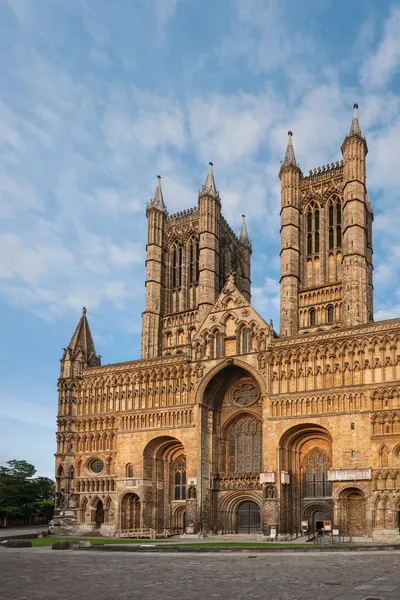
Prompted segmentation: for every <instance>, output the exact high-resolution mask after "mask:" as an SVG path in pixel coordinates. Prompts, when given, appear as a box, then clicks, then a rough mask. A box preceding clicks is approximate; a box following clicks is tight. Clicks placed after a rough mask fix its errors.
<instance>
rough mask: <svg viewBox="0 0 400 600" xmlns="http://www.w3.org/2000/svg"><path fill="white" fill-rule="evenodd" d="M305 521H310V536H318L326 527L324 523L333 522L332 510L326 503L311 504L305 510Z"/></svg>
mask: <svg viewBox="0 0 400 600" xmlns="http://www.w3.org/2000/svg"><path fill="white" fill-rule="evenodd" d="M303 520H306V521H308V532H309V534H312V535H316V534H317V533H318V532H319V531H321V529H322V528H323V527H324V521H331V522H332V520H333V513H332V508H331V506H329V505H327V504H326V503H324V504H309V505H308V506H305V507H304V509H303Z"/></svg>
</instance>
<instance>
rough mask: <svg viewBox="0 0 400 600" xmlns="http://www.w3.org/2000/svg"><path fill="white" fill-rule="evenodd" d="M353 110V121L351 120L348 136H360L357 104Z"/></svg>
mask: <svg viewBox="0 0 400 600" xmlns="http://www.w3.org/2000/svg"><path fill="white" fill-rule="evenodd" d="M353 108H354V113H353V120H352V122H351V126H350V132H349V136H350V135H361V127H360V122H359V120H358V104H357V103H355V104H354V105H353Z"/></svg>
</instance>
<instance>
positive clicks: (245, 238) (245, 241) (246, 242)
mask: <svg viewBox="0 0 400 600" xmlns="http://www.w3.org/2000/svg"><path fill="white" fill-rule="evenodd" d="M239 239H240V242H241V243H242V244H243V246H248V247H249V248H251V242H250V240H249V234H248V233H247V227H246V217H245V215H242V227H241V229H240V237H239Z"/></svg>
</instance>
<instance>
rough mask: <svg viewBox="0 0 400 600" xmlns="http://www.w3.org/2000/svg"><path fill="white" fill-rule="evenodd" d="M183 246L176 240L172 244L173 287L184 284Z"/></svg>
mask: <svg viewBox="0 0 400 600" xmlns="http://www.w3.org/2000/svg"><path fill="white" fill-rule="evenodd" d="M182 259H183V254H182V246H181V245H180V244H178V243H177V242H175V244H174V245H173V246H172V256H171V287H172V289H177V288H180V287H181V285H182Z"/></svg>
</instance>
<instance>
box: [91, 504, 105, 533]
mask: <svg viewBox="0 0 400 600" xmlns="http://www.w3.org/2000/svg"><path fill="white" fill-rule="evenodd" d="M93 520H94V522H95V526H96V529H99V528H100V527H101V526H102V524H103V523H104V506H103V503H102V501H101V500H100V499H99V500H97V502H96V504H95V505H94V519H93Z"/></svg>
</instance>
